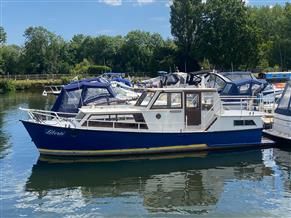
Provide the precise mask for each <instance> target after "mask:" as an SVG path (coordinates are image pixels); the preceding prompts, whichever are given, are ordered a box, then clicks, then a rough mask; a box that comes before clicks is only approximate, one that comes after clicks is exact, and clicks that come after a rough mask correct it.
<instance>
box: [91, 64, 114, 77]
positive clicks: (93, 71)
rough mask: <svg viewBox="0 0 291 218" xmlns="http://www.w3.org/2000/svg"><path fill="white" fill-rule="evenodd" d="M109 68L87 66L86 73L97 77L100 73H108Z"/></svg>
mask: <svg viewBox="0 0 291 218" xmlns="http://www.w3.org/2000/svg"><path fill="white" fill-rule="evenodd" d="M110 71H111V68H110V67H108V66H102V65H91V66H89V68H88V70H87V72H88V74H90V75H92V74H93V75H97V74H100V73H105V72H110Z"/></svg>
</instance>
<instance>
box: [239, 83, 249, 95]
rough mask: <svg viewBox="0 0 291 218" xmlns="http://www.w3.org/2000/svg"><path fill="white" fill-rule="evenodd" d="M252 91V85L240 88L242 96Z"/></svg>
mask: <svg viewBox="0 0 291 218" xmlns="http://www.w3.org/2000/svg"><path fill="white" fill-rule="evenodd" d="M249 89H250V84H245V85H241V86H239V92H240V94H246V93H248V92H249Z"/></svg>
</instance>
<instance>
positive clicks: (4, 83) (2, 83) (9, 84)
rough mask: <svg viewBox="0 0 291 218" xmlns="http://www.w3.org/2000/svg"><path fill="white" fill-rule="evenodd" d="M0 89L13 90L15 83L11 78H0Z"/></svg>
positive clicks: (4, 90) (3, 90)
mask: <svg viewBox="0 0 291 218" xmlns="http://www.w3.org/2000/svg"><path fill="white" fill-rule="evenodd" d="M0 90H1V91H2V92H11V91H15V84H14V82H13V81H12V80H7V79H5V80H0Z"/></svg>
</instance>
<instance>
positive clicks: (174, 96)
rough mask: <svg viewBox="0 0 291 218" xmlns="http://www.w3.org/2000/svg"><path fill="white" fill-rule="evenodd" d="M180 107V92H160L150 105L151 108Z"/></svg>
mask: <svg viewBox="0 0 291 218" xmlns="http://www.w3.org/2000/svg"><path fill="white" fill-rule="evenodd" d="M170 108H173V109H175V108H182V94H181V93H160V95H159V97H158V98H157V99H156V101H155V103H154V104H153V106H152V109H170Z"/></svg>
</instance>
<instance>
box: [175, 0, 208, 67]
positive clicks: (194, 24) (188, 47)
mask: <svg viewBox="0 0 291 218" xmlns="http://www.w3.org/2000/svg"><path fill="white" fill-rule="evenodd" d="M203 9H204V3H202V1H201V0H183V1H181V0H174V1H173V4H172V6H171V17H170V23H171V32H172V35H173V37H174V40H175V43H176V44H177V46H178V52H179V53H178V55H179V60H180V62H179V63H178V65H179V68H180V69H183V70H184V69H185V68H187V70H188V71H192V70H199V69H200V66H199V64H198V58H199V46H200V40H201V31H202V24H203V16H204V15H203Z"/></svg>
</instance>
